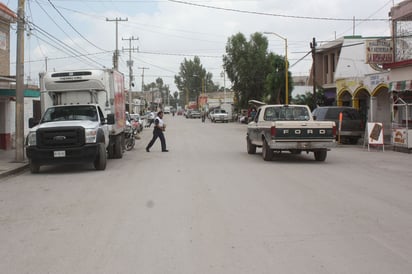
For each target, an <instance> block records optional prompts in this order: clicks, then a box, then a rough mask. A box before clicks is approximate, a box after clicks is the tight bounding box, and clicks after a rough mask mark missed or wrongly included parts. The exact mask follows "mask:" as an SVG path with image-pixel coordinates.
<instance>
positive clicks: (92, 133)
mask: <svg viewBox="0 0 412 274" xmlns="http://www.w3.org/2000/svg"><path fill="white" fill-rule="evenodd" d="M96 137H97V130H95V129H88V128H87V129H86V136H85V142H86V144H91V143H96Z"/></svg>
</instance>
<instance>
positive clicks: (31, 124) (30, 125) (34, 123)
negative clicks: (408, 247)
mask: <svg viewBox="0 0 412 274" xmlns="http://www.w3.org/2000/svg"><path fill="white" fill-rule="evenodd" d="M38 123H39V121H37V120H34V118H33V117H32V118H29V128H32V127H34V126H36V125H37V124H38Z"/></svg>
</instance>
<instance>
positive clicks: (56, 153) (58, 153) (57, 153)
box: [54, 150, 66, 158]
mask: <svg viewBox="0 0 412 274" xmlns="http://www.w3.org/2000/svg"><path fill="white" fill-rule="evenodd" d="M60 157H66V151H65V150H58V151H54V158H60Z"/></svg>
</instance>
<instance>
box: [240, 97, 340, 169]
mask: <svg viewBox="0 0 412 274" xmlns="http://www.w3.org/2000/svg"><path fill="white" fill-rule="evenodd" d="M335 137H336V125H335V122H328V121H315V120H313V118H312V114H311V112H310V109H309V107H308V106H305V105H263V106H261V107H260V108H259V109H258V111H257V114H256V116H255V118H254V120H253V121H252V122H250V123H249V124H248V126H247V134H246V143H247V152H248V153H249V154H255V153H256V148H257V147H261V148H262V157H263V159H264V160H265V161H270V160H271V159H272V158H273V153H274V152H282V151H289V152H291V153H295V154H299V153H301V152H302V151H306V152H313V153H314V155H315V160H316V161H325V159H326V156H327V151H328V150H330V148H332V147H335V146H336V142H335Z"/></svg>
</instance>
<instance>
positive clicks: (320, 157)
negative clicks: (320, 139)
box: [314, 150, 328, 162]
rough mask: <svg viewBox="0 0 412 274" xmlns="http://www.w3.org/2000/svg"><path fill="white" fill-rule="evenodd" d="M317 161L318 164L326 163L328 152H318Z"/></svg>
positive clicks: (316, 152) (316, 154) (316, 153)
mask: <svg viewBox="0 0 412 274" xmlns="http://www.w3.org/2000/svg"><path fill="white" fill-rule="evenodd" d="M314 154H315V160H316V161H318V162H324V161H325V160H326V156H327V154H328V152H327V151H326V150H318V151H315V152H314Z"/></svg>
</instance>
